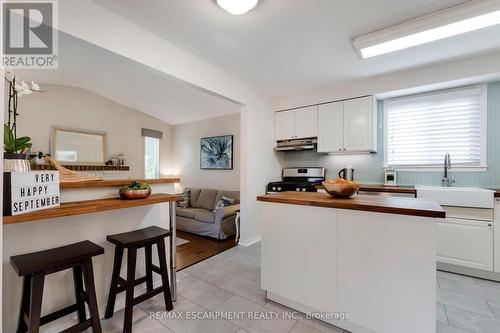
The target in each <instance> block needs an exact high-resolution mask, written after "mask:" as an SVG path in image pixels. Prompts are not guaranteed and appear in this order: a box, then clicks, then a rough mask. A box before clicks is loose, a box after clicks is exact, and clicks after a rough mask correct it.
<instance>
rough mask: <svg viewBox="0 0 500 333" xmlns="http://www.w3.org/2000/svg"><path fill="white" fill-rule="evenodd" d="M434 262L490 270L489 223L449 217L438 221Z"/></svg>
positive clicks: (491, 253)
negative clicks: (435, 260)
mask: <svg viewBox="0 0 500 333" xmlns="http://www.w3.org/2000/svg"><path fill="white" fill-rule="evenodd" d="M437 260H438V261H439V262H442V263H447V264H453V265H459V266H464V267H469V268H475V269H481V270H486V271H493V222H488V221H476V220H464V219H453V218H447V219H445V220H442V221H440V222H438V223H437Z"/></svg>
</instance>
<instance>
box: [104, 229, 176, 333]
mask: <svg viewBox="0 0 500 333" xmlns="http://www.w3.org/2000/svg"><path fill="white" fill-rule="evenodd" d="M171 236H172V233H171V232H170V231H168V230H166V229H162V228H160V227H156V226H152V227H148V228H144V229H140V230H136V231H131V232H126V233H123V234H117V235H110V236H107V237H106V239H107V240H108V241H109V242H111V243H113V244H115V246H116V247H115V260H114V265H113V276H112V277H111V287H110V288H109V297H108V305H107V306H106V314H105V318H106V319H108V318H111V317H112V316H113V312H114V309H115V301H116V295H117V294H118V293H120V292H123V291H125V318H124V325H123V332H124V333H131V332H132V311H133V307H134V305H137V304H139V303H141V302H144V301H146V300H148V299H150V298H152V297H154V296H156V295H158V294H159V293H161V292H163V296H164V298H165V307H166V310H167V311H171V310H172V309H173V308H174V306H173V304H172V296H171V294H170V284H169V282H168V270H167V257H166V254H165V238H166V237H171ZM155 244H156V247H157V249H158V259H159V263H160V267H158V266H156V265H153V260H152V252H153V245H155ZM140 248H144V249H145V255H146V276H144V277H141V278H139V279H136V278H135V268H136V259H137V250H138V249H140ZM124 249H127V279H126V280H125V279H123V278H121V277H120V270H121V265H122V258H123V250H124ZM153 272H155V273H158V274H160V275H161V279H162V286H160V287H157V288H155V289H153ZM142 283H146V293H144V294H142V295H140V296H137V297H135V298H134V287H135V286H137V285H139V284H142Z"/></svg>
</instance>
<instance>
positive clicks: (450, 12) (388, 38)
mask: <svg viewBox="0 0 500 333" xmlns="http://www.w3.org/2000/svg"><path fill="white" fill-rule="evenodd" d="M497 24H500V2H499V1H496V0H495V1H472V2H468V3H466V4H464V5H459V6H455V7H452V8H449V9H447V10H444V11H440V12H436V13H434V14H430V15H427V16H423V17H421V18H418V19H415V20H412V21H408V22H405V23H402V24H398V25H396V26H393V27H390V28H387V29H384V30H381V31H377V32H374V33H371V34H368V35H365V36H361V37H358V38H356V39H354V41H353V45H354V47H355V48H356V49H357V50H358V52H359V54H360V55H361V57H362V58H363V59H366V58H371V57H375V56H378V55H381V54H386V53H390V52H394V51H398V50H403V49H406V48H410V47H413V46H417V45H422V44H426V43H429V42H433V41H436V40H440V39H445V38H448V37H452V36H456V35H460V34H464V33H467V32H471V31H475V30H479V29H483V28H487V27H491V26H494V25H497Z"/></svg>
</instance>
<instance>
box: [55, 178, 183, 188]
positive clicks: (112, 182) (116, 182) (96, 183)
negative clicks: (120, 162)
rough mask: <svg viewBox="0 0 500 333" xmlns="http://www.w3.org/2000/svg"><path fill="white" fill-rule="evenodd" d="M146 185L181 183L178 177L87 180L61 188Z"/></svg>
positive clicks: (62, 184)
mask: <svg viewBox="0 0 500 333" xmlns="http://www.w3.org/2000/svg"><path fill="white" fill-rule="evenodd" d="M133 181H136V182H138V183H148V184H167V183H178V182H180V181H181V179H180V178H179V177H165V178H156V179H103V180H89V181H81V182H67V183H61V186H60V187H61V188H62V189H64V188H86V187H107V186H124V185H128V184H130V183H131V182H133Z"/></svg>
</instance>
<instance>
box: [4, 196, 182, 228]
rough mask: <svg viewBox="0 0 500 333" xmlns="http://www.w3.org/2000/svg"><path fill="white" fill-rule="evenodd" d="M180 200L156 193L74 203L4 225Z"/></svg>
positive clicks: (9, 219) (8, 219)
mask: <svg viewBox="0 0 500 333" xmlns="http://www.w3.org/2000/svg"><path fill="white" fill-rule="evenodd" d="M179 200H182V195H175V194H164V193H156V194H153V195H151V196H150V197H148V198H146V199H135V200H124V199H121V198H120V197H116V198H108V199H99V200H85V201H74V202H68V203H62V204H61V205H60V206H57V207H54V208H48V209H44V210H39V211H36V212H30V213H26V214H20V215H14V216H4V217H3V224H14V223H22V222H30V221H39V220H46V219H52V218H57V217H67V216H73V215H82V214H90V213H99V212H105V211H108V210H116V209H123V208H131V207H139V206H149V205H154V204H159V203H164V202H173V201H179Z"/></svg>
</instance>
